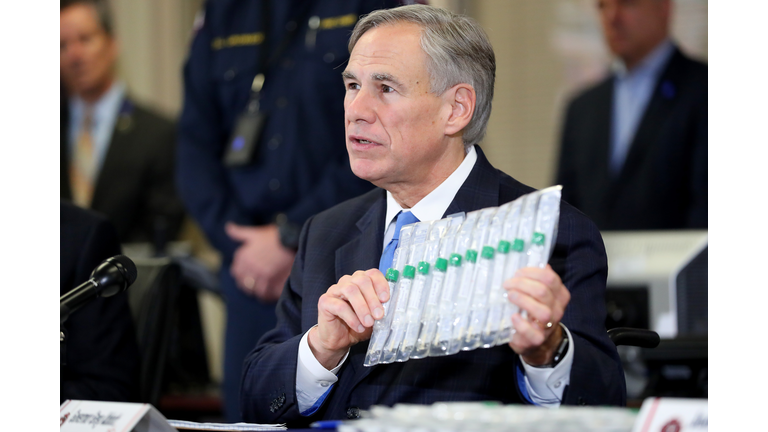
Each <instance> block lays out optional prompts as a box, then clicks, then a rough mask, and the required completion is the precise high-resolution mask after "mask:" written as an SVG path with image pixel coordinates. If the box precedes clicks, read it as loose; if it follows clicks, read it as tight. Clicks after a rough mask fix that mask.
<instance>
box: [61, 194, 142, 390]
mask: <svg viewBox="0 0 768 432" xmlns="http://www.w3.org/2000/svg"><path fill="white" fill-rule="evenodd" d="M59 222H60V241H59V247H60V251H59V259H60V263H59V264H60V266H59V272H60V293H61V294H60V295H64V294H66V293H67V292H69V291H70V290H72V289H73V288H75V287H77V286H79V285H80V284H82V283H83V282H85V281H87V280H88V279H89V278H90V276H91V272H93V270H94V269H95V268H96V267H97V266H98V265H99V264H100V263H101V262H102V261H104V260H105V259H107V258H110V257H113V256H115V255H119V254H120V243H119V242H118V239H117V232H116V231H115V228H114V227H113V226H112V224H111V223H110V222H109V221H108V220H107V219H106V218H105V217H104V216H103V215H100V214H98V213H95V212H92V211H90V210H85V209H83V208H80V207H77V206H75V205H73V204H71V203H69V202H67V201H62V202H61V205H60V213H59ZM62 327H63V331H64V333H65V337H64V341H65V342H64V345H65V349H64V352H63V353H62V365H61V370H60V386H59V393H60V400H61V401H62V402H63V401H64V400H67V399H78V400H105V401H117V402H130V401H134V400H135V398H136V397H137V396H138V387H137V383H138V377H139V375H138V374H139V352H138V345H137V343H136V334H135V330H134V327H133V319H132V318H131V312H130V309H129V307H128V295H127V293H126V292H121V293H118V294H115V295H114V296H111V297H108V298H96V299H94V300H92V301H91V302H89V303H88V304H86V305H85V306H83V307H82V308H80V309H78V310H76V311H75V312H73V313H72V314H71V315H70V316H69V318H68V319H67V321H65V322H64V325H63V326H62Z"/></svg>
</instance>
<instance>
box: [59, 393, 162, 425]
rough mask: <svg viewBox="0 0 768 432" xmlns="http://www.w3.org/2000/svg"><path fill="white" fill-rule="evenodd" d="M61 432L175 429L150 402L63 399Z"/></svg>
mask: <svg viewBox="0 0 768 432" xmlns="http://www.w3.org/2000/svg"><path fill="white" fill-rule="evenodd" d="M60 412H61V415H60V420H61V432H80V431H89V432H131V431H135V432H174V431H176V429H175V428H173V427H171V426H170V425H169V424H168V420H166V418H165V417H164V416H163V415H162V414H160V412H159V411H158V410H156V409H155V407H153V406H152V405H150V404H142V403H127V402H101V401H85V400H66V401H64V403H63V404H61V407H60Z"/></svg>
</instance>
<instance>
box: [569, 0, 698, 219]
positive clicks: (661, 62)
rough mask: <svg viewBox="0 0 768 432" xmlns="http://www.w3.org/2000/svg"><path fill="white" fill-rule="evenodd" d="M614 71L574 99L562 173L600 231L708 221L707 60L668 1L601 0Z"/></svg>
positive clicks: (573, 198) (571, 198)
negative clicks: (689, 44)
mask: <svg viewBox="0 0 768 432" xmlns="http://www.w3.org/2000/svg"><path fill="white" fill-rule="evenodd" d="M598 5H599V9H600V17H601V20H602V25H603V30H604V33H605V38H606V41H607V43H608V46H609V48H610V50H611V52H612V53H613V54H614V55H615V56H616V57H617V58H618V60H619V64H618V66H617V68H616V73H614V74H613V75H612V76H610V77H609V78H607V79H606V80H604V81H603V82H601V83H599V84H597V85H596V86H594V87H592V88H590V89H588V90H586V91H585V92H584V93H582V94H581V95H579V96H578V97H576V98H575V99H574V100H573V101H572V102H571V103H570V104H569V106H568V109H567V112H566V115H565V122H564V126H563V130H562V137H561V149H560V156H559V163H558V167H557V174H556V182H557V183H559V184H562V185H563V199H565V200H566V201H568V202H569V203H570V204H572V205H574V206H575V207H577V208H578V209H580V210H581V211H583V212H584V213H586V214H587V215H588V216H589V217H590V218H592V219H593V220H594V221H595V223H596V224H597V226H598V227H599V228H600V229H601V230H647V229H654V230H662V229H684V228H707V202H708V201H707V195H708V193H707V178H708V174H707V145H708V136H707V127H708V120H707V66H706V65H705V64H703V63H700V62H698V61H695V60H692V59H690V58H688V57H687V56H686V55H685V54H683V53H682V52H681V51H680V49H679V48H678V47H677V46H675V45H674V43H672V42H671V41H670V40H669V19H670V7H671V5H670V1H669V0H637V1H632V2H624V1H619V0H600V1H598Z"/></svg>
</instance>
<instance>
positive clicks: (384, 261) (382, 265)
mask: <svg viewBox="0 0 768 432" xmlns="http://www.w3.org/2000/svg"><path fill="white" fill-rule="evenodd" d="M395 220H396V223H395V235H394V237H392V240H390V242H389V244H387V247H385V248H384V252H383V253H382V254H381V260H380V261H379V270H381V272H382V273H384V274H386V273H387V269H388V268H390V267H392V259H393V258H394V257H395V249H397V243H398V240H400V229H401V228H402V227H404V226H405V225H409V224H412V223H416V222H419V219H418V218H417V217H416V216H414V215H413V213H411V212H402V211H401V212H400V213H398V214H397V216H395Z"/></svg>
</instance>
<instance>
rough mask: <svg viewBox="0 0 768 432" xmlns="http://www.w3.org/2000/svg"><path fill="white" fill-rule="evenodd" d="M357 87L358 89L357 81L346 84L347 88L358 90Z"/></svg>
mask: <svg viewBox="0 0 768 432" xmlns="http://www.w3.org/2000/svg"><path fill="white" fill-rule="evenodd" d="M359 89H360V84H358V83H352V82H351V83H348V84H347V90H359Z"/></svg>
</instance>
